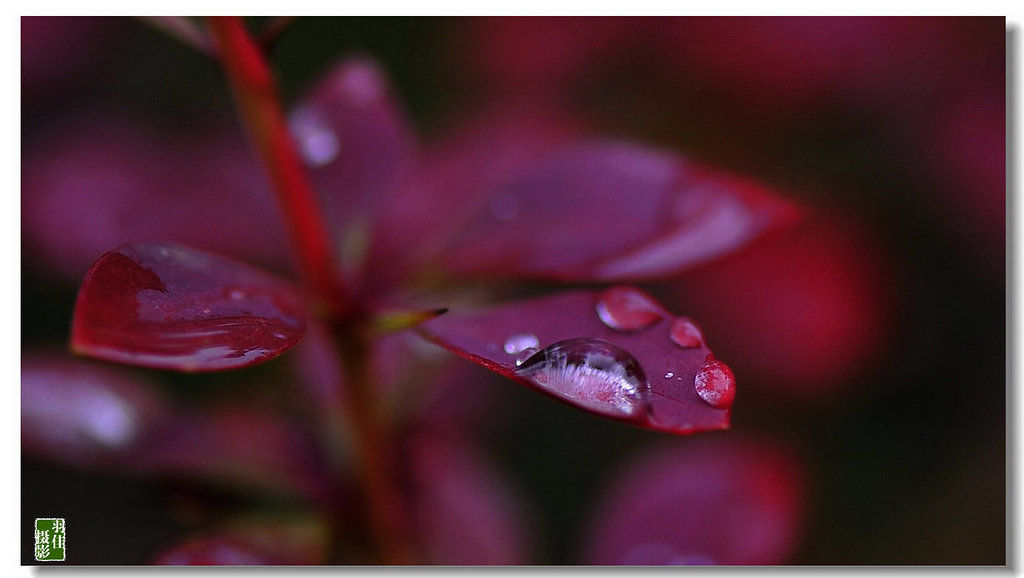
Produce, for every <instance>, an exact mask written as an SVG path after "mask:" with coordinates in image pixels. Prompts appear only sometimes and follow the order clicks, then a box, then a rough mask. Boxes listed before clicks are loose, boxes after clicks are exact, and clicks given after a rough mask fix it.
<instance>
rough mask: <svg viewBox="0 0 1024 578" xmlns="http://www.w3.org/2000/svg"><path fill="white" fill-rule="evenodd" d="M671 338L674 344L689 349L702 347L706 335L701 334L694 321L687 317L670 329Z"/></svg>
mask: <svg viewBox="0 0 1024 578" xmlns="http://www.w3.org/2000/svg"><path fill="white" fill-rule="evenodd" d="M669 337H671V338H672V342H673V343H675V344H676V345H678V346H679V347H685V348H687V349H689V348H691V347H700V345H701V343H703V342H704V334H703V333H701V331H700V329H698V328H697V326H696V325H694V324H693V322H692V321H690V320H689V319H687V318H685V317H679V318H677V319H676V320H675V321H673V322H672V328H671V329H669Z"/></svg>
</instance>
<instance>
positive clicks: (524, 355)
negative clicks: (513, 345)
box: [516, 347, 537, 367]
mask: <svg viewBox="0 0 1024 578" xmlns="http://www.w3.org/2000/svg"><path fill="white" fill-rule="evenodd" d="M534 353H537V348H536V347H527V348H526V349H524V350H522V351H520V352H519V355H517V356H516V367H519V366H520V365H522V364H524V363H526V360H527V359H530V358H531V357H533V354H534Z"/></svg>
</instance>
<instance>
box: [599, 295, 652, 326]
mask: <svg viewBox="0 0 1024 578" xmlns="http://www.w3.org/2000/svg"><path fill="white" fill-rule="evenodd" d="M596 308H597V316H598V317H600V318H601V321H603V322H604V324H605V325H607V326H608V327H611V328H612V329H617V330H619V331H636V330H638V329H643V328H645V327H650V326H651V325H654V324H655V323H657V322H658V321H659V320H660V319H662V318H663V317H664V316H665V310H664V309H663V308H662V307H661V305H659V304H658V302H657V301H655V300H654V298H653V297H651V296H650V295H648V294H647V293H645V292H644V291H641V290H640V289H637V288H636V287H627V286H620V287H612V288H611V289H608V290H606V291H605V292H604V293H602V294H601V296H600V297H599V298H598V300H597V305H596Z"/></svg>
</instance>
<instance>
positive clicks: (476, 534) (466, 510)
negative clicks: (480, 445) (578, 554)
mask: <svg viewBox="0 0 1024 578" xmlns="http://www.w3.org/2000/svg"><path fill="white" fill-rule="evenodd" d="M458 439H460V437H459V436H454V437H443V436H437V435H429V434H427V435H418V436H416V437H415V438H414V439H413V440H412V444H413V445H412V447H411V453H412V459H411V473H412V476H413V480H412V492H413V496H414V500H413V504H414V505H415V506H414V515H413V521H414V523H415V528H416V534H417V537H418V542H419V544H420V545H421V547H422V549H423V554H424V555H425V556H426V560H425V561H424V563H426V564H444V565H511V564H525V563H528V562H529V547H530V536H531V535H532V533H531V532H529V531H528V530H529V529H530V525H529V522H530V519H529V516H528V510H527V509H526V508H525V503H524V502H523V500H522V498H521V496H519V495H518V494H517V493H516V492H514V491H513V488H512V487H510V486H509V484H508V482H507V481H506V479H505V478H504V477H502V476H501V475H500V472H498V471H496V470H495V468H494V467H493V466H492V465H491V464H490V463H488V461H487V460H486V459H484V457H483V456H481V455H479V454H478V452H477V451H475V449H474V448H472V447H471V446H470V445H467V444H466V443H465V442H460V441H457V440H458Z"/></svg>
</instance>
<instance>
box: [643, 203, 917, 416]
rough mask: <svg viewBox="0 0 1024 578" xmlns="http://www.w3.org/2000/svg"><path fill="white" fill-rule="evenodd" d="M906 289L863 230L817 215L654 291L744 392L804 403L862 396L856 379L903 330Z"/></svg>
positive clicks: (845, 221) (836, 217)
mask: <svg viewBox="0 0 1024 578" xmlns="http://www.w3.org/2000/svg"><path fill="white" fill-rule="evenodd" d="M750 279H757V280H758V281H757V282H756V283H750V282H747V281H748V280H750ZM905 283H906V281H905V279H904V277H903V275H902V274H901V272H900V271H898V270H896V269H895V267H894V265H893V263H892V262H891V261H890V260H889V259H888V256H887V254H886V253H885V251H884V250H883V249H882V247H881V245H880V243H879V242H878V241H877V240H874V239H873V238H872V235H871V234H870V232H869V231H867V230H866V229H865V226H864V225H863V224H862V223H857V222H855V221H854V220H853V218H852V217H851V216H849V215H843V216H840V215H833V216H827V215H824V214H818V215H817V216H815V217H814V218H809V219H808V220H806V221H804V222H802V223H800V224H798V225H796V226H795V227H793V228H792V229H789V230H786V231H783V232H780V233H778V234H777V235H774V236H772V237H770V238H767V239H765V240H764V241H763V242H762V243H759V244H758V245H757V246H756V247H752V248H751V249H749V250H748V251H744V252H743V253H741V254H737V255H734V256H731V257H729V258H726V259H722V260H720V261H717V262H715V263H711V264H708V265H707V266H704V267H701V268H698V269H696V270H695V271H693V272H692V274H690V275H687V276H684V277H682V278H680V279H678V280H675V281H673V282H672V283H670V284H665V286H664V287H663V289H664V292H665V293H667V294H668V295H669V297H668V301H669V303H671V304H672V306H673V307H678V308H679V309H681V310H684V311H695V312H699V313H700V318H701V321H702V322H703V324H704V326H705V327H706V328H707V330H706V333H707V340H708V343H709V344H710V345H711V346H713V347H714V348H715V350H716V351H717V354H718V355H719V356H721V357H722V358H723V359H728V360H729V361H730V365H732V366H733V368H734V370H736V371H737V372H738V373H739V374H740V375H741V376H749V377H750V379H744V380H743V382H744V383H745V384H749V386H750V387H751V388H756V389H760V390H761V391H762V392H764V393H770V394H772V395H781V396H785V397H786V398H788V399H790V400H791V401H797V402H801V403H804V402H818V401H824V400H828V399H834V398H835V397H836V396H837V395H839V394H841V393H851V392H849V391H846V390H849V389H850V388H853V387H857V388H858V389H859V390H860V391H859V392H858V395H864V394H866V393H868V392H867V390H866V388H865V387H864V385H863V381H862V378H864V377H866V376H869V375H871V374H872V372H873V371H876V370H877V369H878V367H879V364H881V363H882V362H884V361H885V360H886V359H887V355H888V351H889V348H890V347H891V346H892V345H893V342H894V340H895V338H896V335H898V334H899V330H900V327H899V324H901V323H905V320H904V319H902V318H901V317H900V316H899V315H898V311H899V310H900V308H899V305H900V301H899V300H900V299H901V296H902V295H903V294H904V293H905V291H904V288H903V286H904V284H905Z"/></svg>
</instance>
